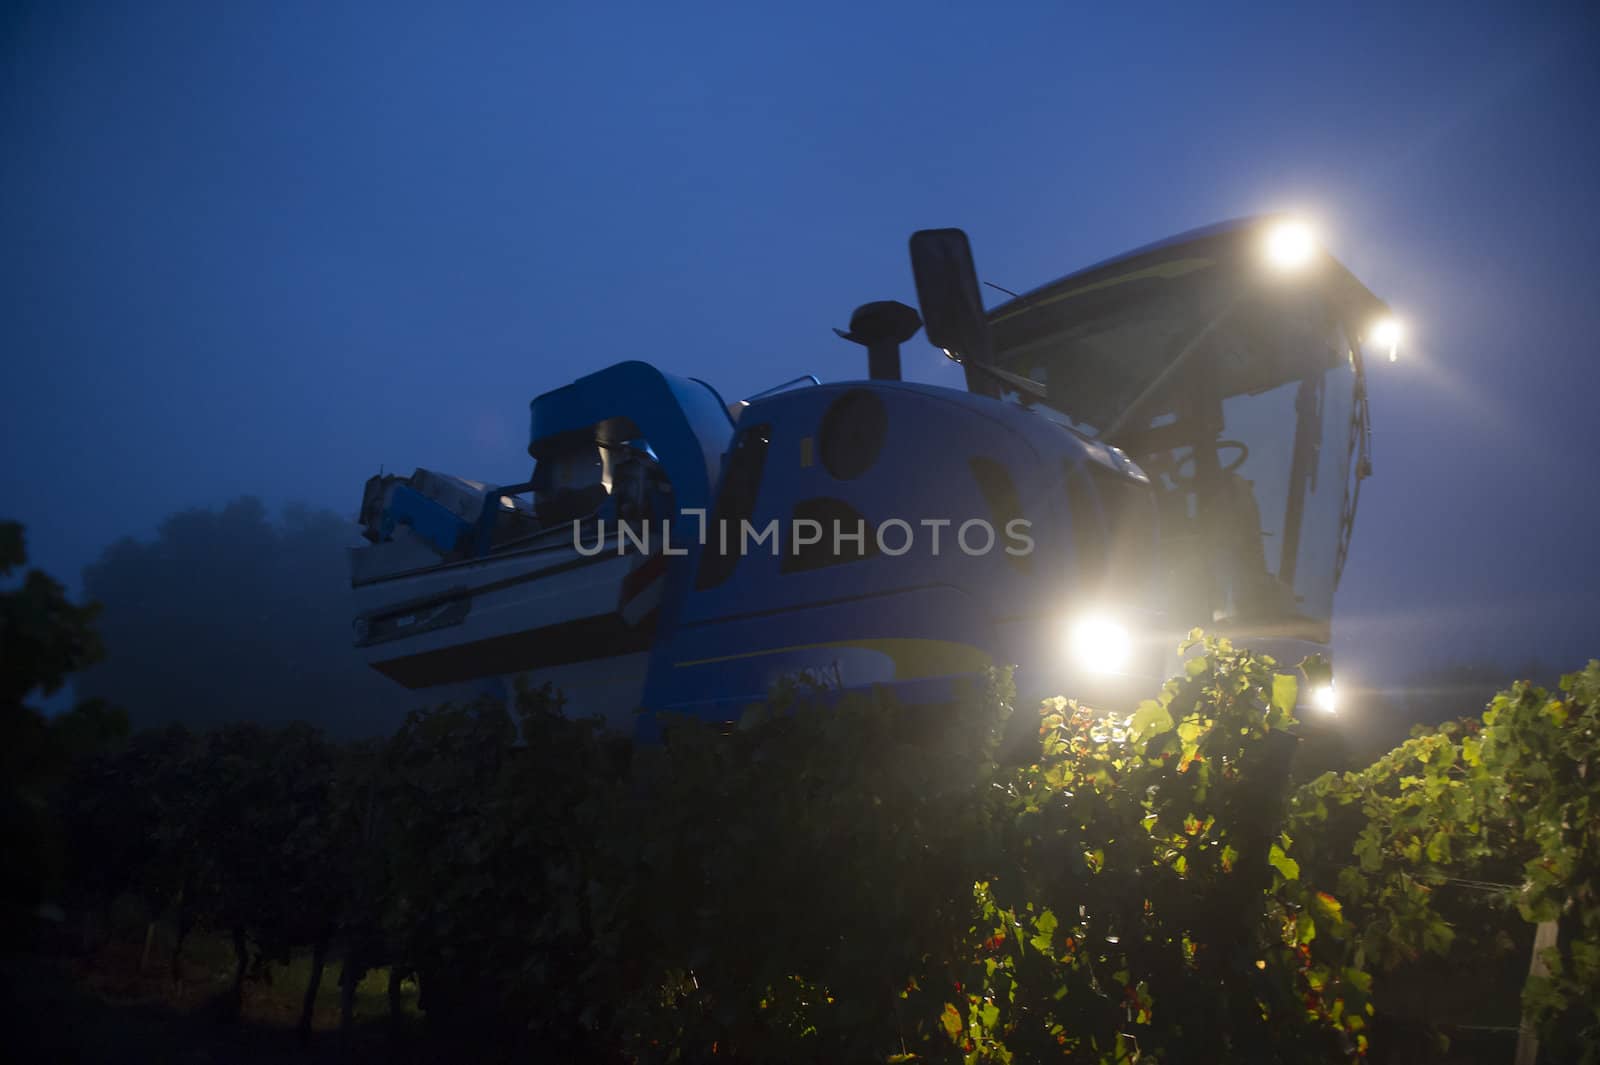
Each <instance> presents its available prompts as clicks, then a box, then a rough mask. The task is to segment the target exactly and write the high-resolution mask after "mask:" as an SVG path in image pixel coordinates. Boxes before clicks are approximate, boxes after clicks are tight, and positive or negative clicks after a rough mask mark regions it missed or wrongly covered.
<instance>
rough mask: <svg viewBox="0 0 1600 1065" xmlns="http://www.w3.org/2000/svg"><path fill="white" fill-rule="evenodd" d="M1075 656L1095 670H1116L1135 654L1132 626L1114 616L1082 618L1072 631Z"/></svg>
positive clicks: (1071, 643) (1092, 670)
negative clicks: (1123, 624)
mask: <svg viewBox="0 0 1600 1065" xmlns="http://www.w3.org/2000/svg"><path fill="white" fill-rule="evenodd" d="M1069 646H1070V649H1071V652H1072V657H1073V658H1074V659H1076V660H1077V662H1078V664H1079V665H1081V666H1083V668H1085V669H1087V670H1089V671H1090V672H1093V673H1115V672H1117V671H1118V670H1120V669H1122V668H1123V667H1124V666H1126V665H1127V664H1128V660H1129V659H1130V658H1131V657H1132V656H1133V640H1132V639H1131V638H1130V637H1129V636H1128V630H1127V629H1126V628H1124V627H1123V626H1121V625H1119V624H1117V623H1116V622H1115V621H1112V620H1111V619H1110V618H1107V617H1101V616H1091V617H1086V618H1081V619H1079V620H1078V621H1077V622H1075V623H1074V624H1073V626H1072V629H1071V632H1070V634H1069Z"/></svg>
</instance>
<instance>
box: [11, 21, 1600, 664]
mask: <svg viewBox="0 0 1600 1065" xmlns="http://www.w3.org/2000/svg"><path fill="white" fill-rule="evenodd" d="M1102 6H1104V7H1110V6H1112V5H1093V6H1092V7H1091V5H1067V4H1061V5H1023V6H1012V7H1003V6H1002V5H989V4H973V3H962V4H954V5H939V4H933V3H927V2H922V3H915V4H903V5H894V6H889V5H868V4H862V3H854V4H839V5H825V4H820V3H807V4H802V5H785V6H783V7H781V8H778V7H774V6H773V5H764V4H749V3H742V4H726V5H718V6H715V7H713V6H711V5H701V4H641V5H636V6H621V5H601V4H592V3H581V4H573V5H570V6H564V7H561V6H557V5H555V4H548V3H543V4H513V5H505V6H503V7H502V6H492V5H480V4H472V5H464V4H462V5H458V4H436V5H429V6H426V7H424V6H417V7H415V8H406V7H405V6H403V5H394V4H373V5H370V6H345V5H328V4H291V3H274V4H266V3H261V4H223V5H218V4H207V3H197V4H193V5H170V4H156V3H145V4H112V5H104V6H98V5H90V6H77V5H66V4H56V3H51V4H43V5H39V6H37V7H33V8H20V7H18V6H16V5H14V4H13V5H8V6H7V7H6V9H5V12H4V14H3V15H0V19H3V20H4V21H3V24H0V32H3V53H0V79H3V80H0V193H3V195H0V236H3V245H0V246H3V248H4V250H5V254H4V255H3V257H0V352H3V356H4V367H5V369H4V377H3V379H0V387H3V389H4V392H3V395H0V416H3V424H0V433H3V436H0V447H3V460H4V461H3V463H0V466H3V468H0V514H5V515H10V516H15V517H17V518H20V519H21V520H23V521H25V522H26V523H27V526H28V529H29V534H30V546H31V550H32V552H33V555H34V559H35V561H36V562H37V563H38V564H41V565H43V566H44V567H46V568H47V569H49V570H51V571H53V572H55V573H57V574H59V575H62V576H64V577H67V578H68V579H71V580H75V577H76V574H77V572H78V571H79V569H80V568H81V567H82V566H83V565H84V564H85V563H86V562H88V561H89V560H90V559H92V558H93V557H94V556H95V555H96V554H98V552H99V550H100V549H101V548H102V547H103V546H104V545H105V544H106V543H108V542H109V541H111V540H113V539H115V538H117V537H118V536H121V535H123V534H127V533H136V534H141V535H143V534H148V533H150V532H151V531H152V530H153V529H154V527H155V525H156V524H157V522H158V521H159V520H160V518H161V517H162V516H163V515H165V514H167V513H168V512H170V511H173V510H175V509H178V508H182V507H186V506H191V505H199V504H218V503H221V502H222V501H224V500H226V499H228V498H231V497H234V496H238V495H241V494H246V493H254V494H259V495H261V496H263V497H265V498H266V499H267V500H268V501H269V502H272V503H281V502H284V501H289V500H306V501H309V502H312V503H316V504H323V505H327V506H331V507H335V508H338V509H339V510H341V511H345V512H353V511H354V509H355V506H356V503H357V502H358V499H359V493H360V489H361V484H362V481H363V480H364V479H365V478H366V477H367V476H368V475H369V474H371V473H373V472H375V471H376V470H377V468H378V466H379V464H380V463H383V464H386V465H387V466H388V468H390V469H409V468H410V467H412V466H416V465H427V466H430V467H434V468H439V469H444V470H448V471H452V472H458V473H461V474H464V475H467V476H477V477H482V478H485V479H490V480H495V479H500V480H516V479H520V477H521V476H522V475H523V474H525V473H526V471H527V468H528V460H527V458H526V456H525V452H524V447H525V445H526V440H525V429H526V424H525V423H526V413H527V401H528V400H529V399H530V398H531V397H532V396H534V395H535V394H537V393H538V392H541V391H543V390H545V389H548V388H551V387H554V386H557V385H560V384H562V383H565V382H566V381H568V380H570V379H572V378H573V377H576V376H578V375H580V374H582V373H585V372H588V371H591V370H594V369H598V368H599V367H601V366H604V365H606V364H608V363H610V362H613V361H616V360H618V359H622V358H630V357H637V358H645V359H649V360H652V361H655V362H658V363H659V364H661V365H662V366H663V367H664V368H666V369H669V370H672V371H676V372H680V373H687V374H693V375H696V376H701V377H704V378H706V379H708V380H710V381H711V382H712V383H713V384H715V385H716V386H717V387H718V388H719V389H720V390H722V392H723V393H724V395H726V396H728V397H730V398H732V397H736V396H739V395H741V394H746V393H749V392H751V391H754V390H756V389H759V388H761V387H764V386H766V385H769V384H773V383H776V382H778V381H781V380H784V379H786V378H789V377H793V376H795V375H797V374H801V373H806V372H815V373H817V374H819V375H820V376H822V377H823V378H824V379H839V378H844V377H855V376H859V375H860V374H861V372H862V366H863V360H862V358H861V355H860V349H858V348H855V347H853V346H851V345H847V344H844V343H843V342H840V341H838V340H836V339H834V338H833V336H832V334H831V333H829V331H828V327H829V326H831V325H843V324H844V322H845V321H846V319H847V318H848V315H849V312H850V309H851V308H852V307H853V306H854V305H856V304H857V303H860V302H864V301H866V300H868V299H878V298H900V299H905V300H908V301H909V300H910V298H911V295H912V292H911V282H910V274H909V269H908V267H907V262H906V252H905V238H906V236H907V235H908V234H909V232H910V231H911V230H913V229H915V228H918V227H923V226H935V225H960V226H962V227H964V228H966V229H967V230H968V232H969V233H971V235H972V238H973V242H974V245H975V248H976V251H977V255H978V261H979V267H980V272H981V273H982V274H983V276H984V277H985V278H987V279H991V280H993V281H996V282H998V283H999V284H1002V285H1005V286H1007V287H1010V288H1016V289H1021V288H1026V287H1032V286H1033V285H1036V284H1039V283H1041V282H1043V281H1046V280H1048V279H1050V278H1053V277H1055V276H1058V275H1060V274H1062V273H1065V272H1067V271H1068V270H1070V269H1072V268H1075V267H1078V266H1081V265H1085V264H1087V263H1089V262H1091V261H1094V260H1098V259H1101V258H1104V257H1106V256H1108V255H1112V254H1115V253H1117V252H1120V251H1123V250H1125V249H1127V248H1130V247H1133V246H1135V245H1138V244H1142V243H1145V242H1147V241H1150V240H1154V239H1158V238H1161V237H1164V236H1167V235H1170V234H1171V233H1174V232H1177V231H1180V230H1184V229H1188V228H1192V227H1194V226H1198V225H1203V224H1207V223H1210V222H1214V221H1218V220H1220V219H1223V218H1228V217H1232V216H1237V215H1240V214H1247V213H1252V212H1255V211H1259V210H1264V209H1279V208H1293V209H1299V210H1302V211H1304V212H1306V213H1307V214H1308V215H1309V216H1311V217H1312V218H1313V219H1315V220H1316V221H1317V223H1318V225H1319V227H1320V229H1321V230H1322V232H1323V234H1324V236H1325V238H1326V240H1327V243H1328V244H1329V245H1330V247H1331V248H1332V250H1333V251H1334V252H1335V254H1337V255H1339V256H1340V257H1341V258H1342V259H1343V260H1344V261H1345V262H1346V263H1347V264H1348V265H1349V266H1351V268H1352V269H1354V270H1355V271H1356V273H1357V274H1358V275H1359V276H1361V277H1362V278H1363V279H1364V280H1366V281H1367V282H1368V284H1369V285H1370V286H1371V287H1372V288H1373V289H1374V290H1375V291H1377V292H1378V293H1379V294H1380V295H1383V296H1385V297H1386V298H1388V299H1390V300H1391V302H1392V303H1393V304H1394V305H1395V306H1396V307H1397V308H1398V309H1399V310H1401V311H1402V312H1403V313H1404V315H1405V316H1406V318H1407V320H1408V322H1409V324H1410V328H1411V333H1412V336H1413V343H1412V344H1411V345H1410V348H1409V350H1408V351H1407V353H1406V354H1407V357H1406V358H1405V359H1404V361H1402V362H1400V363H1399V364H1397V365H1393V366H1391V365H1388V364H1383V365H1379V366H1376V367H1374V371H1375V372H1374V373H1373V381H1372V392H1373V399H1372V407H1373V420H1374V424H1375V434H1376V440H1375V459H1376V464H1377V475H1376V477H1375V478H1374V479H1373V480H1372V481H1370V482H1368V484H1367V486H1366V489H1365V492H1364V495H1363V497H1362V511H1361V520H1360V522H1359V524H1358V527H1357V531H1356V536H1355V543H1354V550H1353V554H1352V557H1351V559H1350V563H1349V567H1348V569H1347V571H1346V576H1345V583H1344V587H1343V588H1342V590H1341V592H1340V596H1339V602H1338V609H1339V617H1340V621H1339V629H1338V644H1339V649H1340V654H1341V667H1342V668H1344V669H1346V670H1348V671H1351V672H1353V673H1355V674H1357V675H1360V676H1368V677H1372V678H1375V679H1378V680H1393V679H1397V678H1399V677H1402V676H1404V675H1405V673H1406V672H1408V669H1409V662H1408V659H1409V658H1410V656H1413V655H1418V654H1421V655H1424V656H1426V657H1427V658H1429V659H1431V660H1451V659H1470V658H1482V657H1499V658H1502V659H1505V660H1508V661H1509V660H1515V659H1518V658H1525V657H1527V656H1529V655H1532V654H1536V653H1537V654H1539V655H1541V656H1543V657H1544V658H1546V659H1547V660H1549V661H1552V662H1554V663H1555V664H1557V665H1562V666H1575V665H1577V664H1578V663H1579V662H1580V661H1581V660H1582V659H1584V658H1587V657H1588V656H1590V655H1592V654H1600V609H1597V608H1596V605H1595V600H1596V596H1597V593H1600V557H1597V553H1596V549H1595V540H1596V533H1595V530H1596V524H1597V523H1596V517H1597V513H1600V504H1597V502H1596V495H1597V493H1596V491H1595V487H1596V480H1597V479H1596V475H1595V463H1596V460H1597V459H1600V418H1597V417H1596V405H1597V398H1596V397H1597V396H1600V370H1597V368H1596V356H1597V354H1600V351H1597V347H1600V345H1597V343H1596V336H1597V332H1600V298H1597V293H1596V284H1595V269H1596V255H1597V254H1600V195H1597V193H1596V189H1597V188H1600V132H1597V130H1600V74H1597V73H1596V71H1597V70H1600V64H1596V62H1595V59H1594V57H1595V55H1596V53H1597V51H1600V32H1597V25H1600V22H1597V16H1596V15H1595V14H1593V13H1592V11H1593V9H1592V8H1590V9H1589V10H1585V5H1581V4H1572V5H1568V6H1566V7H1559V6H1558V7H1548V6H1546V7H1545V9H1544V10H1543V11H1542V12H1531V11H1528V10H1525V9H1524V8H1523V6H1522V5H1512V4H1505V5H1500V6H1488V5H1455V6H1450V7H1447V6H1444V5H1439V6H1437V7H1436V8H1434V13H1432V14H1427V15H1418V16H1402V15H1397V14H1395V13H1394V12H1393V11H1391V10H1390V5H1374V6H1371V7H1367V8H1357V7H1354V6H1352V5H1348V4H1338V5H1334V4H1326V5H1317V6H1316V7H1315V8H1314V9H1313V8H1310V6H1309V5H1294V6H1296V7H1302V6H1303V7H1307V8H1308V9H1309V10H1310V12H1311V13H1289V12H1287V11H1286V10H1275V11H1273V12H1270V13H1269V12H1247V11H1245V10H1242V9H1241V10H1228V9H1222V8H1218V7H1216V6H1215V5H1183V6H1179V7H1174V8H1171V9H1169V10H1165V11H1161V10H1155V9H1142V10H1138V11H1132V10H1130V12H1129V13H1127V14H1120V13H1119V14H1107V13H1102V12H1101V11H1100V8H1101V7H1102ZM1287 6H1288V5H1285V7H1287ZM1202 8H1203V9H1204V10H1202ZM908 352H909V353H910V358H909V359H908V363H909V367H910V374H911V376H914V377H918V378H921V379H925V380H939V381H949V382H951V383H954V381H955V378H953V377H952V376H951V375H950V373H949V371H948V369H947V368H946V367H945V366H944V364H943V360H942V357H940V356H939V355H937V353H935V352H934V351H933V350H932V349H931V348H929V347H927V346H926V345H925V344H923V343H922V342H921V341H920V340H918V341H916V342H914V343H913V345H912V346H910V347H909V348H908Z"/></svg>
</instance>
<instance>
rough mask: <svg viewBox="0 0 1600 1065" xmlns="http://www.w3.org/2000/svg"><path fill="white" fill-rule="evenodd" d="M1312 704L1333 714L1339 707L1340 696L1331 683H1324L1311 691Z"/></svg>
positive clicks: (1324, 711)
mask: <svg viewBox="0 0 1600 1065" xmlns="http://www.w3.org/2000/svg"><path fill="white" fill-rule="evenodd" d="M1311 705H1312V706H1314V707H1316V708H1317V709H1318V710H1321V711H1322V712H1323V713H1325V714H1331V713H1333V712H1334V711H1335V710H1337V709H1339V697H1338V695H1336V694H1335V693H1334V690H1333V685H1332V684H1331V683H1329V684H1324V685H1322V686H1321V687H1319V688H1317V689H1316V690H1314V691H1313V692H1312V693H1311Z"/></svg>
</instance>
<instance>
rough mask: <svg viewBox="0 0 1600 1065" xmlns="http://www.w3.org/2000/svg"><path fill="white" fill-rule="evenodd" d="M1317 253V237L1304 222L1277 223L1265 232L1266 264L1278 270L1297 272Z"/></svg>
mask: <svg viewBox="0 0 1600 1065" xmlns="http://www.w3.org/2000/svg"><path fill="white" fill-rule="evenodd" d="M1316 252H1317V235H1316V234H1315V233H1313V232H1312V231H1311V227H1310V226H1308V225H1306V224H1305V223H1304V222H1296V221H1284V222H1278V223H1276V224H1275V225H1273V227H1272V228H1271V229H1269V230H1267V240H1266V253H1267V262H1269V263H1271V264H1272V265H1273V266H1274V267H1276V268H1277V269H1279V270H1298V269H1300V268H1301V267H1302V266H1305V265H1306V264H1307V263H1309V262H1310V261H1311V257H1312V256H1313V255H1315V254H1316Z"/></svg>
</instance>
